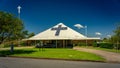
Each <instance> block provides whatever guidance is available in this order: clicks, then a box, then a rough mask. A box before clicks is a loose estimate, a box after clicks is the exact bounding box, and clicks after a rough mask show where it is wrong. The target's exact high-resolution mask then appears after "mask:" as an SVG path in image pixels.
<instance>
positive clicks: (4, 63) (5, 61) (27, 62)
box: [0, 57, 120, 68]
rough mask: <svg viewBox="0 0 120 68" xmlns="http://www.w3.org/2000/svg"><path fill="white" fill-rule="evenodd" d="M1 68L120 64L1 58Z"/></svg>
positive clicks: (83, 67) (119, 67)
mask: <svg viewBox="0 0 120 68" xmlns="http://www.w3.org/2000/svg"><path fill="white" fill-rule="evenodd" d="M0 68H120V64H113V63H97V62H80V61H63V60H45V59H27V58H11V57H0Z"/></svg>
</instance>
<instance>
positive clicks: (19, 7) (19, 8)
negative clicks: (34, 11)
mask: <svg viewBox="0 0 120 68" xmlns="http://www.w3.org/2000/svg"><path fill="white" fill-rule="evenodd" d="M17 9H18V18H19V19H20V10H21V6H18V7H17ZM19 46H20V39H19Z"/></svg>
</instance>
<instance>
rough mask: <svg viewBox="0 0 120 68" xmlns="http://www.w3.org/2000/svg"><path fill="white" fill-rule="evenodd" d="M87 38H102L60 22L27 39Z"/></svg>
mask: <svg viewBox="0 0 120 68" xmlns="http://www.w3.org/2000/svg"><path fill="white" fill-rule="evenodd" d="M85 39H88V40H89V39H100V38H88V37H86V36H84V35H82V34H81V33H79V32H77V31H75V30H73V29H71V28H70V27H68V26H66V25H64V24H63V23H59V24H57V25H55V26H53V27H51V28H49V29H47V30H45V31H43V32H41V33H39V34H37V35H35V36H33V37H31V38H29V39H27V40H85Z"/></svg>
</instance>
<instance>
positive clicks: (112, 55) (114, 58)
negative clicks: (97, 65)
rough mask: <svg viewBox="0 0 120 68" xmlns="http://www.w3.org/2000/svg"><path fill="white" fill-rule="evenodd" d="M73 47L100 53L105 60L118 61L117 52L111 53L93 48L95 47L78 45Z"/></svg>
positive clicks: (119, 56) (118, 55) (119, 58)
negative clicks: (89, 47)
mask: <svg viewBox="0 0 120 68" xmlns="http://www.w3.org/2000/svg"><path fill="white" fill-rule="evenodd" d="M73 49H75V50H78V51H85V52H90V53H94V54H97V55H100V56H102V57H103V58H105V59H106V61H107V62H119V63H120V54H119V53H113V52H107V51H102V50H95V49H88V48H80V47H74V48H73Z"/></svg>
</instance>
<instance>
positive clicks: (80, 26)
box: [74, 24, 84, 29]
mask: <svg viewBox="0 0 120 68" xmlns="http://www.w3.org/2000/svg"><path fill="white" fill-rule="evenodd" d="M74 26H75V27H77V28H78V29H80V28H84V27H83V26H82V25H81V24H75V25H74Z"/></svg>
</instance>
